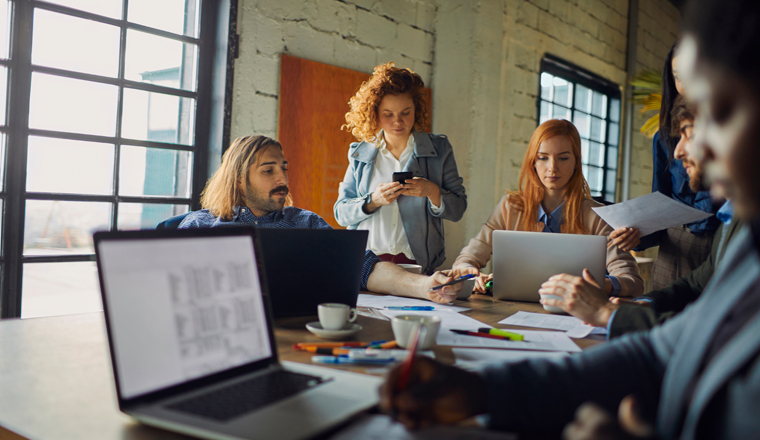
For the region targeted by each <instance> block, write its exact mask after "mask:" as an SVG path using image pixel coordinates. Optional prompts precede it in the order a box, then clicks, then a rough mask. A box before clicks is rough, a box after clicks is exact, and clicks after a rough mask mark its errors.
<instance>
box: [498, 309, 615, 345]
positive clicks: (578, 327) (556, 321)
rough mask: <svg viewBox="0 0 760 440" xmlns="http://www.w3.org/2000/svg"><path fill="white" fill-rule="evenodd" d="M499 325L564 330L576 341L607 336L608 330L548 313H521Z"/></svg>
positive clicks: (575, 319)
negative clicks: (593, 335)
mask: <svg viewBox="0 0 760 440" xmlns="http://www.w3.org/2000/svg"><path fill="white" fill-rule="evenodd" d="M499 324H506V325H519V326H522V327H536V328H548V329H552V330H564V331H565V332H566V333H565V334H566V335H567V336H569V337H571V338H576V339H577V338H585V337H586V336H588V335H590V334H595V335H597V334H598V335H606V334H607V329H605V328H601V327H594V326H591V325H585V324H584V323H583V321H581V320H580V319H578V318H575V317H573V316H562V315H547V314H546V313H530V312H523V311H520V312H517V313H515V314H514V315H512V316H510V317H508V318H506V319H502V320H501V321H499Z"/></svg>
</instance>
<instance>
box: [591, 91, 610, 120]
mask: <svg viewBox="0 0 760 440" xmlns="http://www.w3.org/2000/svg"><path fill="white" fill-rule="evenodd" d="M591 114H592V115H594V116H599V117H600V118H606V117H607V95H603V94H601V93H599V92H594V95H593V97H592V98H591Z"/></svg>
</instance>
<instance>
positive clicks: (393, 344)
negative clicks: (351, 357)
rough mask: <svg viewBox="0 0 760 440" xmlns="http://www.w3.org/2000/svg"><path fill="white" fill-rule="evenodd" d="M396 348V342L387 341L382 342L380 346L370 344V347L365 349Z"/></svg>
mask: <svg viewBox="0 0 760 440" xmlns="http://www.w3.org/2000/svg"><path fill="white" fill-rule="evenodd" d="M396 347H398V342H396V341H388V342H383V343H380V344H372V345H370V346H368V347H367V348H381V349H388V348H396Z"/></svg>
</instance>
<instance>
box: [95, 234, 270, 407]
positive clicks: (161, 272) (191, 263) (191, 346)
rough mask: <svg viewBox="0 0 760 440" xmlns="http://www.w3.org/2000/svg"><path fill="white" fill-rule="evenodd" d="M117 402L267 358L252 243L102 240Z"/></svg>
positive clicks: (240, 239) (246, 239) (243, 239)
mask: <svg viewBox="0 0 760 440" xmlns="http://www.w3.org/2000/svg"><path fill="white" fill-rule="evenodd" d="M99 255H100V259H101V265H102V270H103V271H104V272H103V279H104V283H105V286H106V298H107V306H108V312H109V319H110V320H111V326H112V330H113V331H112V334H113V343H114V350H115V351H116V353H115V355H116V362H117V365H118V376H119V385H120V387H121V392H122V397H124V398H130V397H134V396H137V395H140V394H143V393H146V392H150V391H154V390H158V389H161V388H165V387H168V386H171V385H176V384H179V383H182V382H186V381H188V380H191V379H194V378H198V377H201V376H206V375H208V374H212V373H215V372H219V371H223V370H227V369H230V368H233V367H236V366H240V365H243V364H246V363H249V362H254V361H257V360H261V359H265V358H268V357H271V356H272V348H271V347H270V344H269V334H268V327H267V322H266V313H265V311H264V304H263V299H262V296H261V286H260V283H259V277H258V272H257V270H256V264H255V256H254V254H253V243H252V242H251V239H250V237H248V236H241V237H215V238H213V239H211V238H205V237H194V238H182V239H179V240H177V239H159V240H155V239H154V240H135V241H132V240H129V241H118V240H116V241H103V242H101V243H100V247H99Z"/></svg>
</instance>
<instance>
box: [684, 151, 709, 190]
mask: <svg viewBox="0 0 760 440" xmlns="http://www.w3.org/2000/svg"><path fill="white" fill-rule="evenodd" d="M683 165H684V166H686V165H689V166H690V167H691V170H690V171H689V173H688V174H689V188H691V190H692V191H694V192H699V191H705V190H707V189H708V188H707V185H705V170H704V168H702V166H701V165H700V164H699V162H696V161H693V160H691V159H690V158H688V157H687V158H686V159H683Z"/></svg>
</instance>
